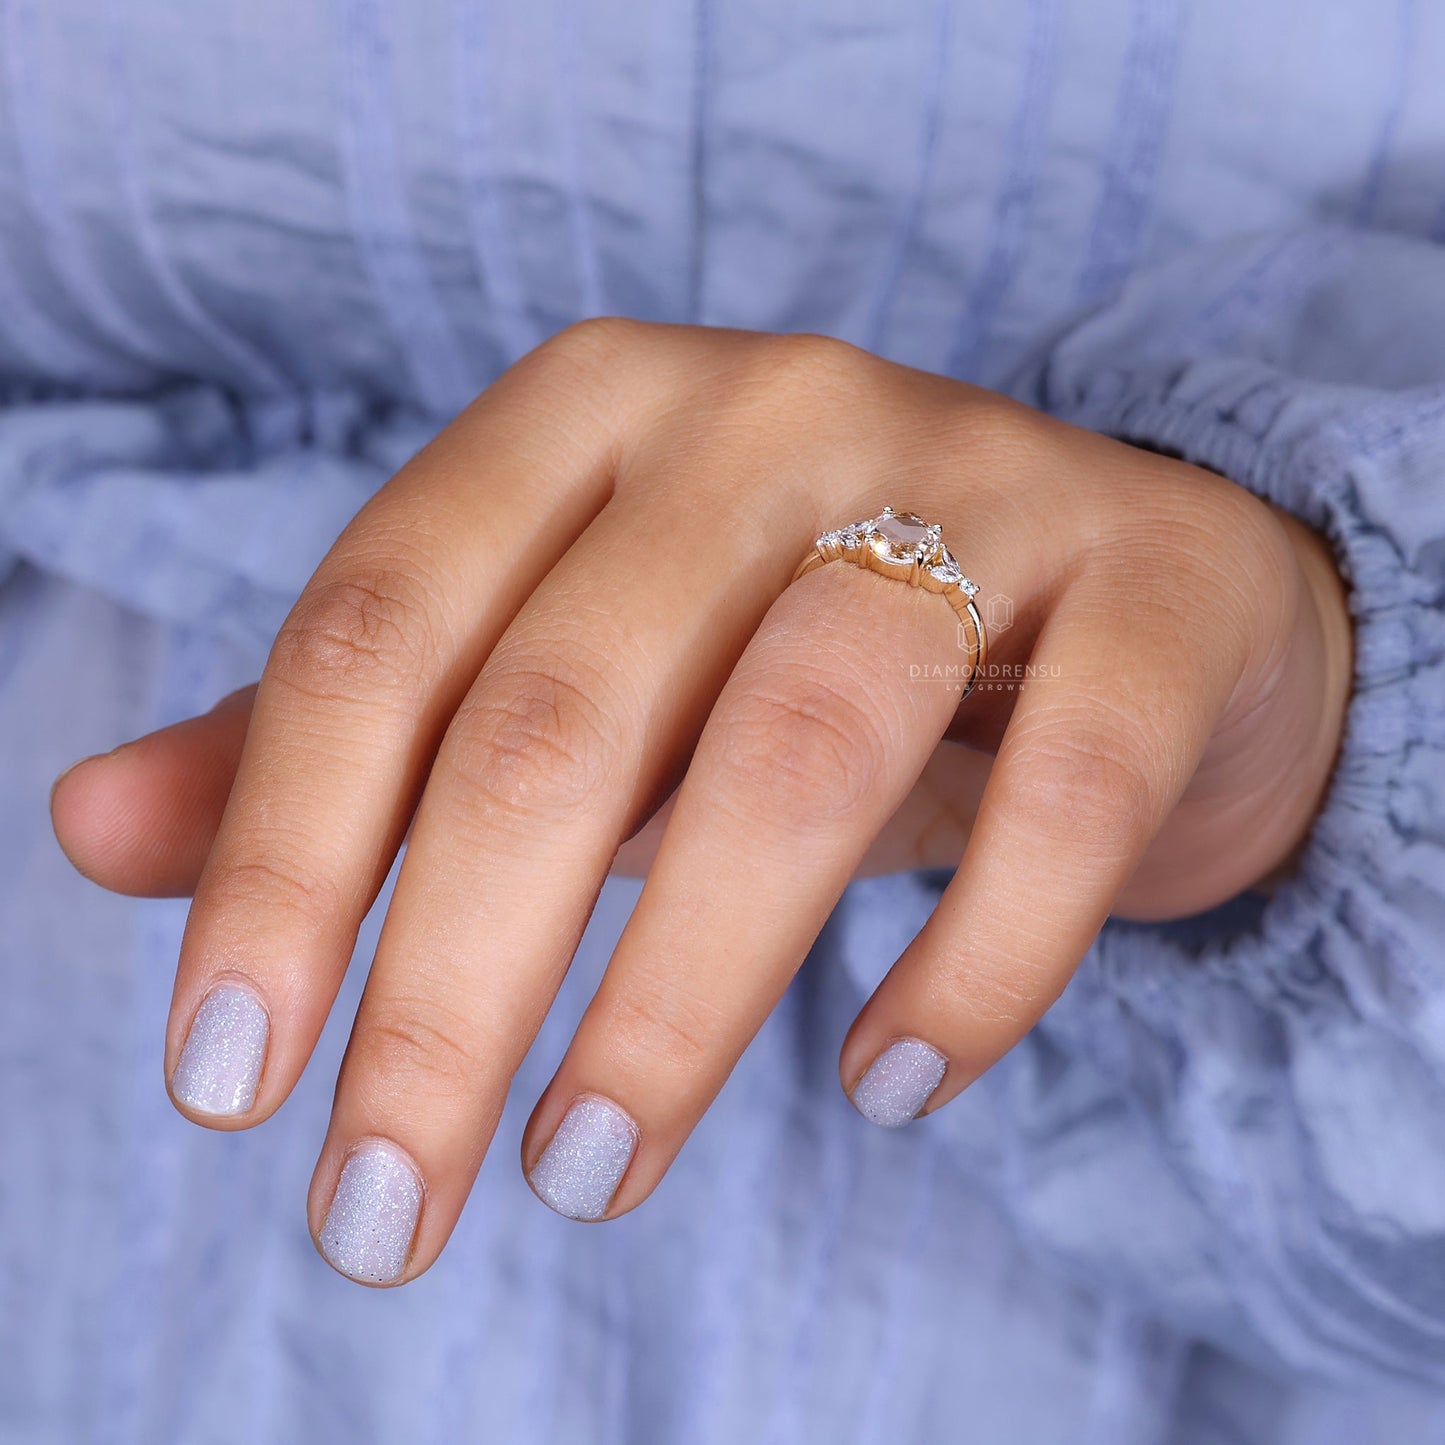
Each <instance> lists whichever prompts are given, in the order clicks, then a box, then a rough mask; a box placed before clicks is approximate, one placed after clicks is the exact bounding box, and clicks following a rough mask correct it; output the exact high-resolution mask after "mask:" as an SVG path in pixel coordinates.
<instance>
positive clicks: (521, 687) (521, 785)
mask: <svg viewBox="0 0 1445 1445" xmlns="http://www.w3.org/2000/svg"><path fill="white" fill-rule="evenodd" d="M601 686H602V684H601V680H600V678H598V677H589V676H584V675H582V674H581V673H579V672H578V671H576V670H574V669H569V668H566V667H564V666H563V665H562V664H561V663H553V664H541V663H534V664H529V665H527V666H523V667H511V668H508V669H507V670H506V671H505V672H500V673H496V674H494V675H493V676H492V677H491V678H490V679H489V680H488V683H487V685H486V687H485V688H483V689H482V690H480V691H479V693H478V694H477V695H476V696H475V697H473V698H470V699H468V700H467V701H466V702H465V703H463V705H462V707H461V708H460V709H459V710H458V712H457V715H456V718H455V720H454V721H453V724H452V728H451V732H450V734H449V736H448V753H449V758H448V766H449V769H450V772H451V775H452V776H453V777H454V778H455V779H456V780H457V781H458V782H459V783H460V785H461V787H462V788H463V790H464V792H465V793H466V794H467V795H468V797H469V800H470V801H472V802H473V803H476V804H480V805H481V806H482V807H484V808H486V809H487V810H488V812H489V813H497V812H500V813H501V814H502V815H503V816H509V815H510V816H513V817H519V818H535V817H536V816H538V815H539V814H543V815H552V814H557V813H572V812H575V811H576V810H577V809H579V808H581V807H583V806H585V805H587V804H589V803H591V802H594V801H595V800H596V799H597V798H598V797H599V796H600V795H601V793H602V792H603V791H604V789H605V788H606V787H607V785H608V782H609V780H610V779H612V778H615V777H616V775H617V773H616V769H617V764H618V762H619V754H620V751H621V748H620V746H619V743H618V741H617V738H616V736H615V734H616V727H615V725H613V724H610V723H609V721H608V717H609V714H611V715H616V714H617V709H615V708H614V709H611V710H609V709H607V708H606V707H605V706H604V705H603V703H601V702H600V701H599V700H598V697H597V693H598V691H599V690H600V688H601Z"/></svg>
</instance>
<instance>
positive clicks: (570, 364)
mask: <svg viewBox="0 0 1445 1445" xmlns="http://www.w3.org/2000/svg"><path fill="white" fill-rule="evenodd" d="M653 329H654V328H653V327H651V326H650V325H649V323H647V322H645V321H633V320H631V319H630V318H628V317H625V316H588V317H584V318H583V319H582V320H581V321H574V322H572V324H571V325H570V326H564V327H563V328H562V330H560V331H558V332H557V333H556V334H555V335H553V336H550V337H548V339H547V340H546V341H544V342H543V343H542V344H541V346H539V347H538V348H537V351H536V353H535V354H536V356H537V358H538V360H539V361H541V362H544V363H549V364H550V363H554V362H560V363H562V364H563V365H564V366H565V367H566V368H567V369H568V370H569V371H570V370H572V369H574V368H580V369H582V370H583V371H585V372H588V373H591V374H596V375H605V374H607V373H608V372H610V371H611V370H612V369H613V368H615V367H616V366H617V365H618V364H619V363H621V362H623V361H624V360H625V359H626V358H628V357H630V356H632V355H633V354H634V353H635V352H636V351H637V349H638V347H639V345H641V344H642V339H643V335H644V334H645V333H646V332H649V331H651V330H653Z"/></svg>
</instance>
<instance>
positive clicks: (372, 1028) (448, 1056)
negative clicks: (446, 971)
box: [363, 998, 477, 1098]
mask: <svg viewBox="0 0 1445 1445" xmlns="http://www.w3.org/2000/svg"><path fill="white" fill-rule="evenodd" d="M466 1040H467V1031H466V1029H465V1027H464V1026H463V1023H462V1020H461V1019H459V1018H457V1017H456V1016H455V1015H453V1014H451V1013H449V1012H447V1011H446V1010H445V1009H444V1008H442V1007H439V1006H438V1005H437V1004H436V1002H435V1001H427V1002H421V1001H419V1000H416V999H407V998H394V999H389V1000H387V1001H386V1002H385V1003H379V1004H376V1005H374V1006H373V1007H372V1008H371V1009H369V1010H368V1017H367V1019H366V1028H365V1033H364V1034H363V1051H364V1057H365V1060H366V1068H367V1071H368V1073H369V1074H370V1076H371V1077H372V1078H373V1079H375V1080H376V1081H377V1084H376V1087H377V1088H378V1090H380V1091H381V1092H384V1093H386V1094H388V1095H389V1094H391V1093H392V1092H396V1093H411V1092H414V1091H416V1090H417V1089H418V1087H420V1089H421V1091H422V1092H424V1093H428V1094H436V1095H437V1096H439V1097H448V1098H450V1097H455V1096H457V1095H459V1094H463V1093H465V1092H466V1091H468V1090H470V1088H471V1087H472V1086H473V1085H474V1083H475V1081H476V1076H477V1063H476V1058H475V1055H474V1052H473V1050H472V1049H471V1048H470V1047H469V1045H468V1043H467V1042H466Z"/></svg>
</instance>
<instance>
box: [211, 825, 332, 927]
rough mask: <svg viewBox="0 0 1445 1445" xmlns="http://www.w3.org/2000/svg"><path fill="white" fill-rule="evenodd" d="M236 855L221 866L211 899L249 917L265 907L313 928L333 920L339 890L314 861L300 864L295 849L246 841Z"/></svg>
mask: <svg viewBox="0 0 1445 1445" xmlns="http://www.w3.org/2000/svg"><path fill="white" fill-rule="evenodd" d="M238 851H239V853H240V856H238V857H235V858H230V859H227V860H225V861H224V863H223V866H222V867H221V869H220V871H219V874H218V876H217V878H216V881H215V884H214V889H215V891H214V892H213V893H212V895H211V897H212V900H213V901H214V902H217V903H218V904H219V906H220V907H222V908H234V909H236V910H238V911H244V912H245V913H247V914H254V913H255V911H256V910H258V909H261V908H265V909H271V910H275V911H277V912H279V913H281V914H282V915H284V916H286V917H288V918H290V919H292V920H295V921H298V922H301V923H302V924H304V925H305V926H307V927H308V929H314V928H317V927H319V926H321V925H323V924H325V923H328V922H330V921H332V920H334V919H335V918H337V917H338V916H339V914H340V912H341V909H342V904H343V899H342V895H341V889H340V887H339V886H338V885H337V883H336V881H335V879H334V878H332V877H331V876H329V875H328V874H327V872H326V870H325V867H324V865H322V864H320V863H319V862H318V861H315V860H313V861H303V860H302V858H301V856H300V853H299V851H298V850H297V849H296V848H295V846H294V845H290V844H284V845H283V844H278V843H277V842H276V841H275V840H270V839H263V838H258V837H252V838H248V839H246V840H245V841H244V843H243V845H242V846H241V848H240V849H239V850H238Z"/></svg>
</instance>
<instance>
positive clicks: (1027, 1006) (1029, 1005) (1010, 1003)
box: [934, 955, 1057, 1033]
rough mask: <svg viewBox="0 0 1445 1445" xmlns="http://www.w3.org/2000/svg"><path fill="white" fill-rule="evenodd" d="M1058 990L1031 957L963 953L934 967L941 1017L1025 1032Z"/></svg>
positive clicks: (938, 1008) (935, 1002)
mask: <svg viewBox="0 0 1445 1445" xmlns="http://www.w3.org/2000/svg"><path fill="white" fill-rule="evenodd" d="M1056 991H1057V990H1056V988H1054V987H1053V986H1052V985H1050V984H1049V982H1048V981H1047V980H1046V978H1045V977H1044V972H1043V970H1042V969H1041V968H1040V967H1039V965H1038V964H1037V963H1035V962H1030V961H1028V960H1026V959H1023V958H1004V957H998V956H993V957H990V958H989V959H987V960H982V959H980V958H978V957H977V956H975V955H963V956H959V957H955V958H951V959H947V960H944V961H942V962H941V963H940V965H939V966H938V969H937V981H936V984H935V992H936V993H937V994H938V995H939V996H938V997H937V998H936V999H935V1000H934V1005H935V1007H936V1009H937V1012H938V1016H939V1017H941V1018H954V1019H960V1020H964V1021H966V1022H967V1023H969V1024H986V1025H991V1026H993V1027H1002V1028H1004V1029H1008V1030H1012V1031H1013V1032H1015V1033H1023V1032H1024V1031H1025V1030H1027V1029H1028V1028H1029V1027H1031V1026H1032V1024H1033V1023H1034V1021H1035V1020H1036V1019H1037V1017H1038V1016H1039V1014H1041V1013H1042V1012H1043V1009H1044V1007H1045V1006H1046V1004H1047V1003H1048V1002H1049V1001H1051V1000H1050V998H1049V995H1050V994H1052V993H1053V992H1056Z"/></svg>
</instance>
